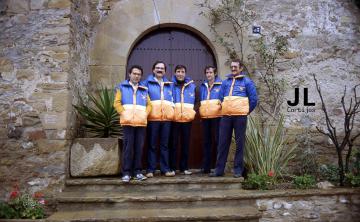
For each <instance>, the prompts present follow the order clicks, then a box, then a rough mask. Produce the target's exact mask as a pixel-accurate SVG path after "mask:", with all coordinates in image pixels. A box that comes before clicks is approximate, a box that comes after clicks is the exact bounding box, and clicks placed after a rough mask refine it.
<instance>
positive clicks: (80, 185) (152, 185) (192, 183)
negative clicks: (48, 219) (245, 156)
mask: <svg viewBox="0 0 360 222" xmlns="http://www.w3.org/2000/svg"><path fill="white" fill-rule="evenodd" d="M243 180H244V179H243V178H233V177H232V175H229V176H225V177H208V176H206V175H191V176H185V175H176V176H175V177H164V176H156V177H154V178H149V179H147V180H145V181H135V180H131V181H130V183H124V182H122V181H121V179H120V177H118V178H84V179H81V178H77V179H68V180H66V189H65V191H82V192H87V191H116V192H128V191H129V190H132V191H136V192H138V191H151V192H152V191H172V190H184V191H186V190H209V191H211V190H219V189H241V183H242V182H243Z"/></svg>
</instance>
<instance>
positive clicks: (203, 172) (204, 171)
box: [201, 169, 211, 174]
mask: <svg viewBox="0 0 360 222" xmlns="http://www.w3.org/2000/svg"><path fill="white" fill-rule="evenodd" d="M210 172H211V171H210V170H204V169H202V170H201V173H202V174H209V173H210Z"/></svg>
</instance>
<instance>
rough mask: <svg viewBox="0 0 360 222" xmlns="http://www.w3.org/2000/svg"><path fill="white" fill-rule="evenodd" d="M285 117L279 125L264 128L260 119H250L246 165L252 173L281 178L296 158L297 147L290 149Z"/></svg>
mask: <svg viewBox="0 0 360 222" xmlns="http://www.w3.org/2000/svg"><path fill="white" fill-rule="evenodd" d="M287 141H288V137H287V136H286V135H285V128H284V117H283V116H281V118H280V120H279V121H278V123H277V125H275V126H272V125H271V124H269V125H266V126H265V127H263V126H262V124H261V123H260V121H259V120H258V119H253V118H252V117H249V118H248V126H247V130H246V149H245V165H246V167H247V169H248V170H249V171H250V172H251V173H255V174H258V175H267V173H268V172H270V171H271V172H273V173H274V174H275V176H280V175H281V174H282V173H283V172H284V170H285V167H286V166H287V164H288V161H289V160H291V159H293V158H294V157H295V152H294V150H295V148H296V145H294V146H291V147H288V146H287V143H288V142H287Z"/></svg>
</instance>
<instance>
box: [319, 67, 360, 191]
mask: <svg viewBox="0 0 360 222" xmlns="http://www.w3.org/2000/svg"><path fill="white" fill-rule="evenodd" d="M312 75H313V78H314V81H315V85H316V91H317V92H318V94H319V97H320V101H321V110H322V112H323V113H324V116H325V124H326V129H324V128H322V127H319V126H316V129H317V131H318V132H320V133H321V134H323V135H325V136H327V137H328V138H329V139H330V140H331V141H332V143H333V147H334V148H335V150H336V154H337V158H338V168H339V184H340V186H344V181H345V174H347V173H349V172H350V169H349V165H350V157H351V156H352V148H353V145H354V142H355V140H356V139H357V138H358V137H360V132H356V131H355V130H353V129H354V124H355V122H356V121H355V120H356V119H357V118H356V115H357V114H358V113H359V112H360V97H359V96H358V94H357V93H358V92H357V91H358V87H359V86H360V84H357V85H355V86H354V87H353V88H352V92H353V95H351V96H350V97H349V96H347V95H346V91H347V87H346V85H345V86H344V92H343V94H342V96H341V100H340V103H341V107H342V110H343V113H344V121H343V129H342V130H341V131H343V133H339V128H336V125H335V124H334V119H331V118H330V117H331V115H329V113H328V109H327V107H326V104H325V102H324V98H323V95H322V92H321V87H320V85H319V84H318V80H317V79H316V76H315V74H312ZM345 97H346V99H345ZM346 101H349V102H346ZM355 128H356V124H355ZM354 131H355V132H354ZM344 153H345V155H343V154H344ZM344 156H345V159H344Z"/></svg>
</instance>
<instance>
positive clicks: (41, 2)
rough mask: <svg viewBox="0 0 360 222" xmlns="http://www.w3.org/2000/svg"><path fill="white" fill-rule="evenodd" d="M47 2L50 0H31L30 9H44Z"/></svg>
mask: <svg viewBox="0 0 360 222" xmlns="http://www.w3.org/2000/svg"><path fill="white" fill-rule="evenodd" d="M47 2H48V0H31V2H30V9H31V10H38V9H44V8H45V7H46V5H47Z"/></svg>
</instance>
